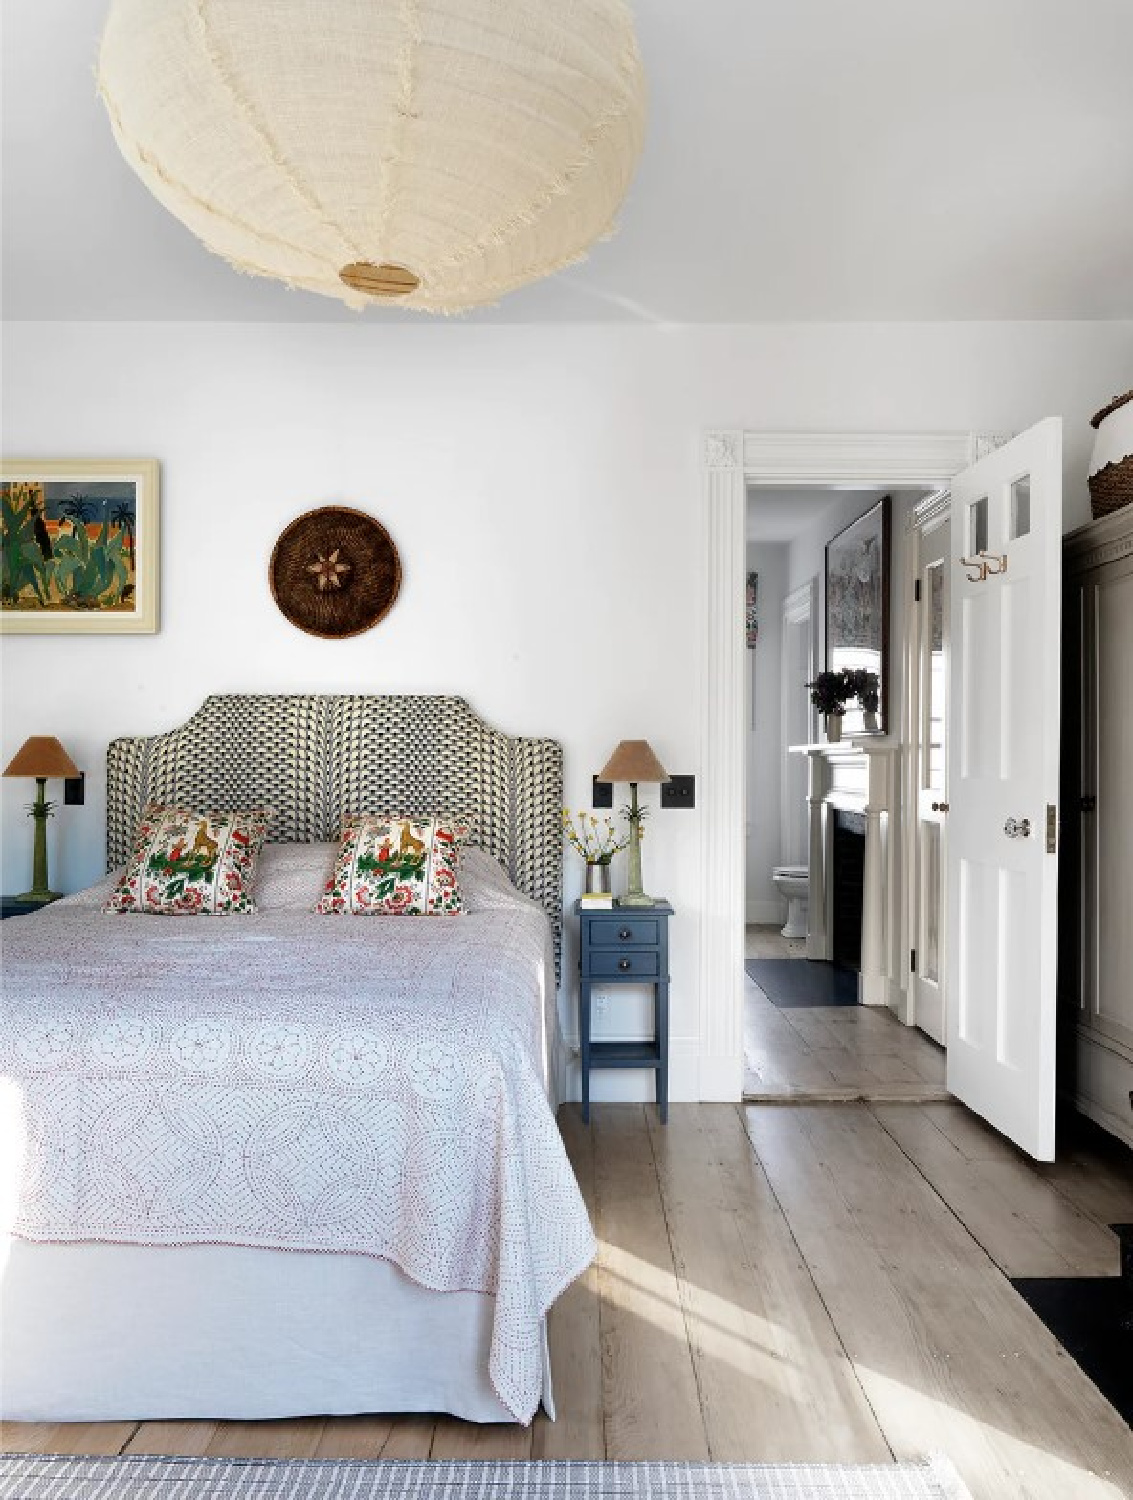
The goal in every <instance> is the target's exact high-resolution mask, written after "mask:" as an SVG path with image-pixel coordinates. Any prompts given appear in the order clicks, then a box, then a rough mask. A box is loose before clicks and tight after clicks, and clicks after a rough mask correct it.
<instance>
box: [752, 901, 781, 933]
mask: <svg viewBox="0 0 1133 1500" xmlns="http://www.w3.org/2000/svg"><path fill="white" fill-rule="evenodd" d="M786 920H787V903H786V902H785V901H749V902H748V903H747V905H746V906H745V907H744V921H745V922H746V923H747V925H748V926H749V927H767V926H771V925H772V924H774V925H775V926H776V927H782V925H783V923H784V922H785V921H786Z"/></svg>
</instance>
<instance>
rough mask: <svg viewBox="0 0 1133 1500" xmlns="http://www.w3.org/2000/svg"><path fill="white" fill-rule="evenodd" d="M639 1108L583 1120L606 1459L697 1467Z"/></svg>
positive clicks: (669, 1263) (680, 1318)
mask: <svg viewBox="0 0 1133 1500" xmlns="http://www.w3.org/2000/svg"><path fill="white" fill-rule="evenodd" d="M648 1107H649V1108H652V1106H648ZM645 1110H646V1106H644V1105H630V1104H623V1105H607V1106H605V1107H604V1108H602V1109H596V1110H593V1111H592V1112H591V1119H592V1121H593V1125H592V1127H591V1128H592V1129H593V1131H594V1136H595V1141H594V1186H595V1208H596V1216H595V1228H596V1230H597V1233H598V1241H599V1252H598V1285H599V1294H600V1298H601V1329H602V1405H603V1410H604V1412H605V1427H606V1456H607V1457H608V1458H611V1459H648V1458H691V1459H707V1458H708V1456H709V1453H708V1437H707V1433H706V1431H705V1426H704V1416H703V1413H702V1411H701V1407H700V1396H699V1392H698V1390H697V1384H696V1371H695V1367H694V1365H693V1359H692V1352H691V1350H690V1348H689V1342H688V1329H687V1327H686V1325H685V1315H684V1309H683V1306H682V1304H681V1298H680V1289H679V1286H678V1283H677V1275H676V1269H675V1267H674V1265H673V1256H672V1247H671V1245H670V1243H669V1232H668V1227H667V1225H666V1223H665V1213H664V1209H663V1207H662V1204H661V1193H660V1188H659V1186H658V1182H657V1172H656V1168H655V1166H654V1161H653V1148H652V1145H651V1143H650V1139H649V1130H648V1127H647V1125H646V1121H645ZM674 1123H675V1122H674Z"/></svg>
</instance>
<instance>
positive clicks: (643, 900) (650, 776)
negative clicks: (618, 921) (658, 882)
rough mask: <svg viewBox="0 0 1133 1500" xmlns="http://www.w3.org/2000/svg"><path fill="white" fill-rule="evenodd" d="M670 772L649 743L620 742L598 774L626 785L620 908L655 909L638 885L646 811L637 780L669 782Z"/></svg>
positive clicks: (605, 779) (601, 777)
mask: <svg viewBox="0 0 1133 1500" xmlns="http://www.w3.org/2000/svg"><path fill="white" fill-rule="evenodd" d="M668 779H669V773H668V772H667V771H666V770H665V768H664V766H663V765H662V764H661V762H660V761H659V760H658V759H657V757H656V755H655V754H654V753H653V750H652V748H651V746H650V745H649V742H648V740H622V741H621V743H620V744H619V745H618V747H617V749H616V750H615V751H614V753H613V755H611V757H610V759H609V761H608V762H607V763H606V766H605V769H604V770H602V771H600V772H599V780H601V781H610V782H614V781H625V782H628V783H629V804H630V805H629V807H628V808H626V809H625V816H626V821H627V822H628V823H629V881H628V884H629V889H628V890H627V891H626V893H625V895H624V896H620V897H619V898H618V905H619V906H654V905H656V901H655V899H654V897H652V896H647V895H646V893H645V891H644V890H643V889H642V884H641V824H642V820H643V819H644V817H645V809H644V808H643V807H641V806H640V805H639V803H638V800H637V784H638V782H639V781H668Z"/></svg>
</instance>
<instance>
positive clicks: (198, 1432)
mask: <svg viewBox="0 0 1133 1500" xmlns="http://www.w3.org/2000/svg"><path fill="white" fill-rule="evenodd" d="M216 1426H217V1424H216V1423H215V1422H188V1421H186V1422H140V1423H139V1424H138V1429H137V1431H136V1432H135V1433H134V1434H133V1436H132V1437H131V1438H130V1441H129V1442H128V1443H126V1445H125V1446H124V1447H123V1449H122V1452H123V1453H169V1454H175V1455H177V1456H180V1457H185V1458H200V1457H201V1455H202V1454H205V1453H207V1452H208V1451H209V1444H210V1443H211V1442H212V1441H213V1439H214V1438H215V1437H216Z"/></svg>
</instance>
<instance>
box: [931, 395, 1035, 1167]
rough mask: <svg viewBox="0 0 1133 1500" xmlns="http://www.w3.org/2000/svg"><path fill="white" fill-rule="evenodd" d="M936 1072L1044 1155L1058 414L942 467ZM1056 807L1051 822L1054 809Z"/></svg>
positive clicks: (1002, 1127)
mask: <svg viewBox="0 0 1133 1500" xmlns="http://www.w3.org/2000/svg"><path fill="white" fill-rule="evenodd" d="M951 554H952V560H951V572H950V580H949V582H950V586H951V632H950V634H951V653H950V655H951V660H950V668H949V690H948V707H949V729H948V783H949V795H948V799H947V800H948V804H949V811H948V856H947V858H948V876H947V880H948V900H947V912H948V924H947V938H946V943H947V959H946V974H947V983H948V999H947V1007H946V1009H947V1038H948V1043H947V1044H948V1075H947V1076H948V1087H949V1089H950V1090H951V1092H952V1093H954V1094H955V1095H956V1096H957V1097H958V1098H960V1099H962V1100H963V1102H964V1103H965V1104H967V1105H968V1106H969V1107H970V1108H971V1109H973V1110H975V1111H976V1113H977V1114H980V1115H982V1116H983V1117H984V1119H986V1120H988V1121H989V1122H990V1123H991V1124H992V1125H994V1126H995V1128H996V1129H997V1130H1000V1131H1002V1132H1003V1134H1004V1135H1007V1136H1009V1137H1010V1138H1011V1139H1012V1140H1013V1141H1015V1142H1016V1143H1017V1144H1018V1145H1019V1146H1021V1147H1022V1148H1023V1149H1024V1150H1025V1151H1027V1152H1029V1153H1030V1155H1032V1156H1034V1157H1037V1158H1038V1159H1040V1160H1044V1161H1049V1160H1053V1157H1054V1100H1055V1023H1056V992H1055V983H1056V975H1055V966H1056V959H1057V925H1056V924H1057V877H1058V855H1057V847H1056V845H1057V828H1056V820H1057V806H1058V765H1059V732H1060V697H1059V695H1060V676H1061V615H1062V609H1061V605H1062V598H1061V585H1062V424H1061V421H1060V420H1059V419H1057V418H1048V419H1047V420H1046V421H1043V422H1040V423H1039V424H1038V425H1037V426H1035V427H1032V428H1030V429H1029V430H1028V431H1027V432H1025V433H1022V434H1021V435H1020V436H1019V437H1016V438H1014V439H1013V440H1012V441H1011V442H1009V443H1007V444H1006V445H1005V446H1004V447H1002V448H1000V449H999V450H998V451H996V452H994V453H991V454H989V455H987V456H986V457H984V458H982V459H980V460H979V462H977V463H975V464H973V465H972V467H971V468H970V469H967V470H965V471H964V473H962V474H959V475H957V476H956V478H955V479H954V480H953V482H952V536H951ZM1051 820H1054V824H1053V825H1052V824H1051Z"/></svg>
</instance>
